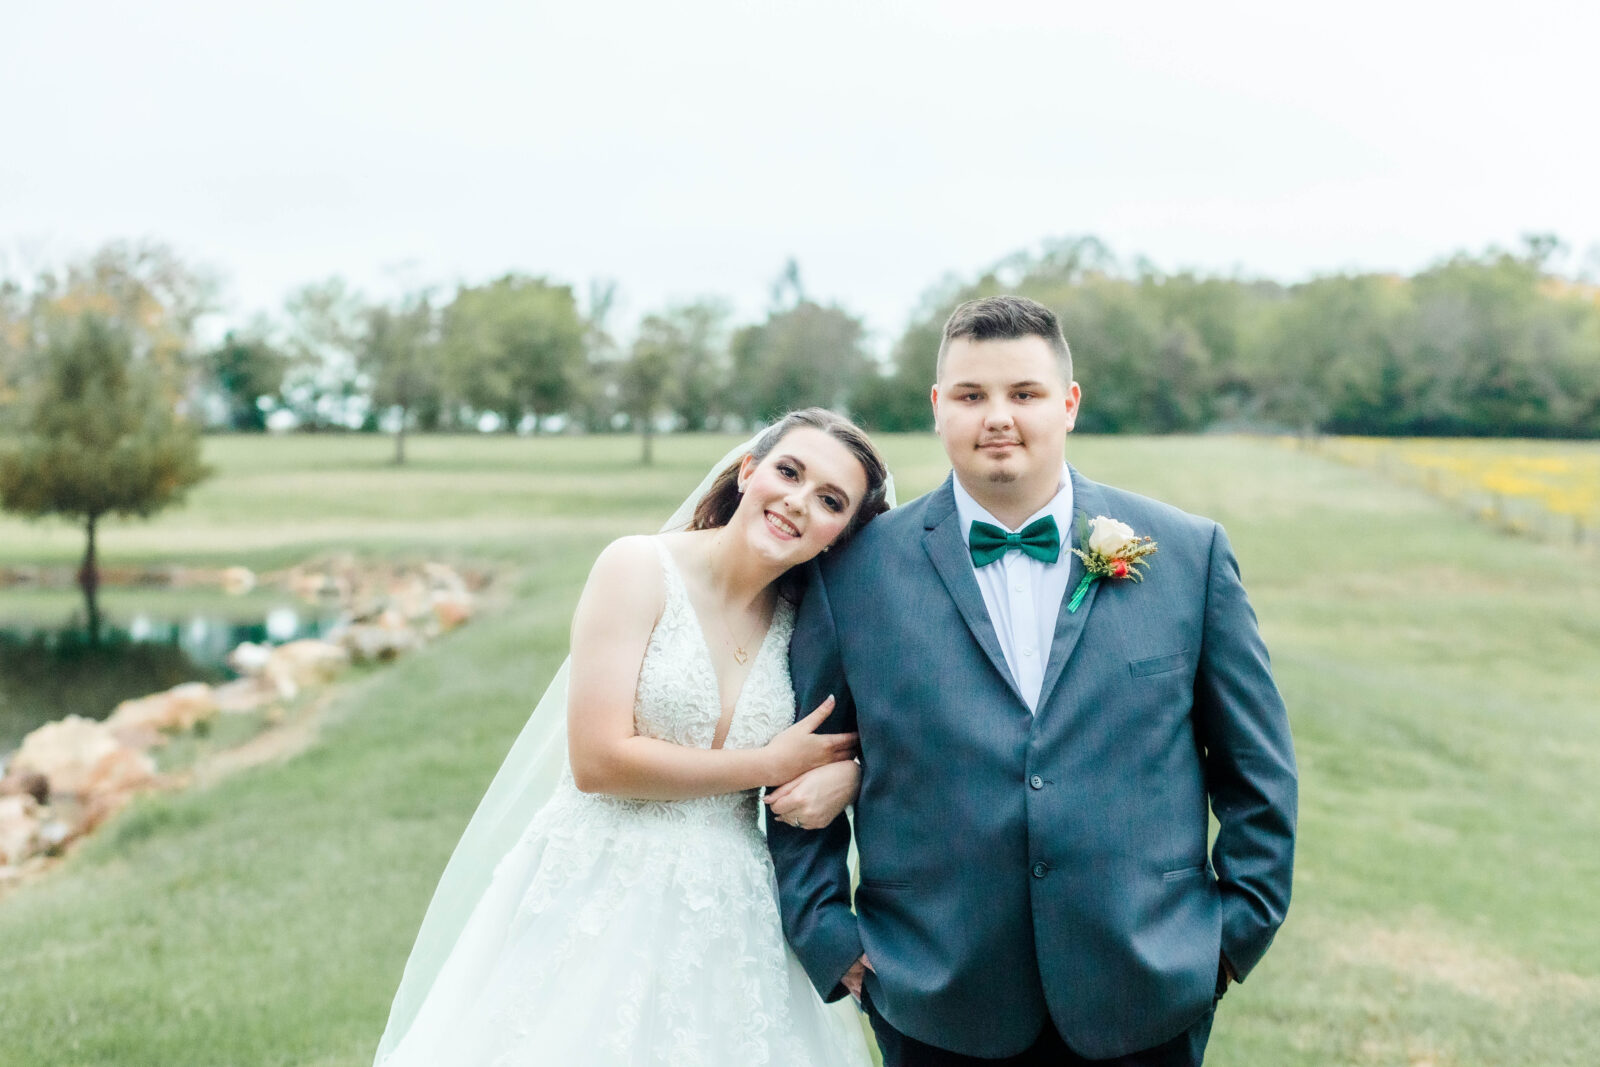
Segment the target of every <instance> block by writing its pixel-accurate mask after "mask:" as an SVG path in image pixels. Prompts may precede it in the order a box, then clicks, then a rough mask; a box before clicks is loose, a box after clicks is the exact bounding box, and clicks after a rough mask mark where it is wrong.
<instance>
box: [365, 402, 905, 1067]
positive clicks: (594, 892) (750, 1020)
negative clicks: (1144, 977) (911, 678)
mask: <svg viewBox="0 0 1600 1067" xmlns="http://www.w3.org/2000/svg"><path fill="white" fill-rule="evenodd" d="M736 455H737V457H738V458H737V461H736V462H733V463H730V464H728V465H727V466H726V467H725V468H723V467H721V465H719V468H720V469H719V470H716V471H714V472H713V475H712V476H710V477H709V478H708V483H709V485H708V486H704V487H703V489H702V490H698V491H697V492H696V494H695V495H694V496H692V497H691V498H690V500H689V501H688V502H686V506H685V508H683V509H680V515H681V513H682V512H683V511H685V510H687V509H688V508H689V507H691V506H692V517H690V520H689V522H688V523H687V529H684V530H679V531H675V532H667V533H663V534H661V535H659V536H656V537H625V538H622V539H621V540H619V541H616V542H614V543H613V544H611V545H610V546H608V547H607V548H606V549H605V550H604V551H603V552H602V553H601V554H600V557H599V559H598V560H596V562H595V565H594V570H593V571H592V572H591V573H590V575H589V580H588V584H587V585H586V586H585V588H584V591H583V595H582V597H581V599H580V600H579V603H578V608H577V612H576V614H575V616H574V618H573V622H572V655H571V658H570V661H569V664H568V666H566V667H564V668H563V671H562V672H561V673H560V674H558V676H557V678H556V680H555V681H553V682H552V683H551V688H550V691H549V692H547V694H546V697H545V699H544V700H543V701H541V703H540V707H539V709H538V710H536V711H535V712H534V715H533V716H532V717H531V718H530V720H529V725H528V727H526V728H525V729H524V731H523V735H522V737H520V738H519V739H518V741H517V743H516V745H515V746H514V747H513V749H512V752H511V754H510V755H509V756H508V757H507V760H506V764H505V766H503V767H502V768H501V771H500V774H499V775H498V776H497V777H496V779H495V781H494V783H493V784H492V785H491V786H490V789H489V792H488V793H487V794H486V795H485V797H484V800H483V802H482V803H481V804H480V806H479V809H478V812H477V814H476V815H475V816H474V817H473V821H472V823H471V825H469V827H468V829H467V832H466V834H464V835H463V837H462V840H461V842H460V843H459V844H458V845H457V848H456V853H455V855H453V856H452V857H451V861H450V864H449V866H448V867H447V868H446V870H445V874H444V877H443V878H442V879H441V881H440V884H439V888H438V889H437V890H436V892H435V895H434V899H433V902H432V904H430V906H429V910H428V914H427V916H426V917H425V919H424V921H423V926H422V930H421V931H420V933H419V934H418V938H417V943H416V946H415V947H414V948H413V950H412V955H411V959H410V960H409V961H408V962H407V965H406V973H405V976H404V978H403V979H402V981H401V985H400V989H399V991H398V992H397V994H396V996H395V1000H394V1005H393V1007H392V1008H391V1011H390V1018H389V1025H388V1028H387V1029H386V1031H385V1033H384V1035H383V1039H382V1041H381V1042H380V1044H379V1046H378V1053H377V1059H376V1063H377V1064H380V1065H382V1067H413V1065H417V1067H421V1065H426V1067H437V1065H441V1064H449V1065H452V1067H457V1065H459V1067H497V1065H512V1064H518V1065H533V1064H539V1065H544V1064H550V1065H584V1067H587V1065H602V1064H604V1065H619V1067H620V1065H641V1067H642V1065H645V1064H652V1065H653V1064H670V1065H685V1067H687V1065H696V1067H699V1065H708V1067H709V1065H728V1067H734V1065H738V1067H744V1065H749V1064H772V1065H780V1067H804V1065H807V1064H810V1065H815V1067H834V1065H847V1067H849V1065H863V1067H864V1065H866V1064H868V1063H870V1058H869V1055H868V1052H867V1048H866V1042H865V1037H864V1035H863V1032H862V1030H861V1027H860V1026H859V1025H858V1023H857V1022H856V1020H855V1019H854V1018H852V1017H850V1016H847V1015H845V1014H842V1013H841V1012H840V1011H839V1010H838V1007H837V1006H832V1007H830V1006H825V1005H824V1004H823V1002H822V1000H821V999H820V997H819V996H818V995H817V993H816V992H815V990H814V989H813V988H812V986H811V983H810V982H809V981H808V980H807V978H806V975H805V972H804V970H803V969H802V968H801V966H800V964H799V962H798V961H797V960H796V959H795V957H794V954H793V953H792V952H791V951H790V950H789V948H788V946H787V944H786V943H785V941H784V939H783V933H782V928H781V925H780V921H779V917H778V910H777V899H776V887H775V882H774V878H773V873H772V866H771V861H770V859H769V858H768V855H767V851H766V847H765V844H764V842H763V840H762V836H761V828H760V819H759V815H758V809H759V804H758V801H757V792H758V790H759V788H760V787H762V786H777V785H780V784H783V785H784V786H785V787H784V788H783V789H782V790H781V791H779V792H775V793H773V794H772V795H771V796H769V804H770V808H769V811H768V816H767V817H768V818H781V819H783V820H785V821H786V822H789V823H792V824H793V825H795V826H799V827H802V828H812V829H814V828H818V827H821V826H824V825H826V824H827V823H828V822H831V821H832V819H833V818H835V817H837V816H838V814H839V813H840V812H841V811H843V809H844V807H845V806H846V804H848V803H849V802H850V801H851V800H852V799H853V798H854V796H855V791H856V788H857V785H858V784H859V779H858V775H859V768H858V767H857V765H856V764H855V762H854V761H853V759H852V758H851V757H852V756H853V754H854V744H855V735H854V734H838V733H824V732H819V731H818V727H819V726H821V725H822V724H823V722H824V720H826V718H827V716H828V715H829V713H830V712H831V710H832V705H831V700H830V701H825V702H824V703H823V705H822V706H820V707H818V708H817V709H815V710H814V711H812V712H811V713H810V714H809V715H807V716H806V717H805V718H803V719H801V720H800V721H799V722H795V721H794V718H795V714H794V710H795V709H794V693H793V690H792V688H791V685H790V681H789V671H788V643H789V636H790V633H791V632H792V630H793V625H794V607H795V602H796V601H797V599H798V597H799V595H800V592H801V591H800V590H799V588H798V587H797V584H796V575H797V574H798V573H799V572H797V571H795V570H794V568H795V567H797V566H798V565H799V564H802V563H805V562H806V561H807V560H810V559H812V558H814V557H815V556H816V555H817V554H818V553H821V552H825V551H827V550H828V548H829V547H830V546H832V545H833V544H835V543H837V542H838V541H839V540H840V539H842V538H844V537H848V536H849V535H850V534H851V533H853V532H854V531H855V530H856V529H858V528H859V527H860V526H861V525H862V524H864V523H866V522H867V521H869V520H870V519H871V518H872V517H873V516H874V515H877V514H878V513H880V512H881V511H883V510H884V509H885V508H886V506H887V502H886V495H887V493H888V491H889V490H888V485H887V481H888V475H887V471H886V469H885V467H884V464H883V460H882V459H881V458H880V457H879V456H878V454H877V452H876V450H875V449H874V448H873V446H872V444H871V443H870V442H869V441H868V440H867V438H866V436H865V435H864V434H863V433H862V432H861V431H860V430H859V429H857V428H856V427H855V426H854V425H853V424H852V423H850V422H849V421H848V420H846V419H844V418H842V417H840V416H838V415H835V414H833V413H832V412H829V411H825V410H823V409H820V408H811V409H807V410H805V411H797V412H792V413H790V414H789V415H786V416H785V417H784V418H783V419H781V420H780V421H779V422H778V423H776V424H775V425H774V426H772V427H770V428H769V429H767V430H766V431H765V432H763V433H762V434H761V435H760V436H759V437H757V438H756V439H755V440H754V441H753V442H751V443H750V445H749V446H748V448H747V449H742V450H740V452H739V453H737V454H736ZM730 458H732V457H730ZM678 518H679V517H678V516H675V520H677V519H678ZM674 525H681V523H680V522H676V521H675V523H669V529H672V527H673V526H674ZM557 702H564V703H565V705H566V707H565V721H566V731H565V732H566V737H565V744H564V745H563V744H562V740H563V739H562V737H561V733H562V731H561V730H560V729H559V723H560V719H559V711H558V710H557V709H556V708H553V707H550V706H549V705H551V704H553V703H557ZM563 749H564V750H565V755H566V756H567V758H566V759H562V758H561V755H562V750H563ZM555 768H559V770H558V772H557V773H558V775H559V778H558V780H557V781H556V784H555V786H554V789H553V792H552V791H551V789H550V787H549V785H548V780H549V778H551V777H554V775H552V774H551V771H552V770H553V769H555ZM545 797H548V800H547V801H546V802H544V803H543V806H542V807H537V809H536V810H530V809H533V808H534V806H535V805H536V804H537V803H538V802H539V801H540V800H543V799H544V798H545ZM845 1010H846V1011H849V1012H850V1013H851V1015H853V1009H845Z"/></svg>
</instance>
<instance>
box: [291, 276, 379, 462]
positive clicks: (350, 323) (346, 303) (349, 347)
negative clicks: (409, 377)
mask: <svg viewBox="0 0 1600 1067" xmlns="http://www.w3.org/2000/svg"><path fill="white" fill-rule="evenodd" d="M284 311H285V323H284V337H283V344H282V347H283V349H284V351H285V353H286V354H287V355H288V357H289V367H288V370H287V372H286V373H285V375H284V382H283V387H282V397H283V402H284V406H285V407H287V408H288V409H289V410H290V411H291V412H293V413H294V416H295V418H296V419H297V420H298V422H299V424H300V425H301V426H302V427H305V428H307V429H313V430H328V429H349V428H351V427H352V426H353V425H358V424H359V422H360V418H359V416H360V415H361V414H364V412H365V408H366V404H365V403H364V401H365V399H366V398H365V397H364V396H363V395H362V387H361V381H360V371H359V369H358V367H357V366H356V359H357V354H358V352H359V350H360V345H361V335H362V331H363V328H364V323H363V316H364V314H365V312H366V304H365V302H364V301H363V299H362V297H361V294H360V293H358V292H357V291H356V290H354V289H353V288H351V287H350V285H349V284H348V283H347V282H346V281H345V280H344V279H343V278H340V277H337V276H334V277H330V278H327V279H324V280H323V281H320V282H312V283H311V284H309V285H303V286H301V287H300V288H299V289H296V290H295V291H294V292H293V293H291V294H290V295H289V299H288V300H287V301H286V302H285V306H284Z"/></svg>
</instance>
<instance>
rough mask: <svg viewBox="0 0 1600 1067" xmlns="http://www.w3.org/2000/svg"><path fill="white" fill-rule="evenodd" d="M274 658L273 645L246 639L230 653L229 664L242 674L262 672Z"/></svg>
mask: <svg viewBox="0 0 1600 1067" xmlns="http://www.w3.org/2000/svg"><path fill="white" fill-rule="evenodd" d="M270 659H272V646H271V645H258V644H255V643H254V642H252V641H244V642H241V643H240V644H238V645H236V646H235V647H234V650H233V651H232V652H229V653H228V666H230V667H232V668H233V669H234V670H236V671H238V672H239V673H240V674H260V673H261V672H262V671H263V670H264V669H265V668H266V666H267V661H268V660H270Z"/></svg>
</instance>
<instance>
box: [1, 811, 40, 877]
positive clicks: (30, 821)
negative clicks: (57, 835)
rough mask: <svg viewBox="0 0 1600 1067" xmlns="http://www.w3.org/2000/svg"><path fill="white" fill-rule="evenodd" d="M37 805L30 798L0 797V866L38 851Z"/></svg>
mask: <svg viewBox="0 0 1600 1067" xmlns="http://www.w3.org/2000/svg"><path fill="white" fill-rule="evenodd" d="M40 822H41V820H40V818H39V803H38V801H36V800H34V799H33V798H32V797H31V796H28V795H26V794H23V795H22V796H10V797H0V864H6V865H8V866H9V865H11V864H15V863H19V862H21V861H22V860H23V859H25V858H26V857H28V856H31V855H33V854H34V853H35V852H37V851H39V825H40Z"/></svg>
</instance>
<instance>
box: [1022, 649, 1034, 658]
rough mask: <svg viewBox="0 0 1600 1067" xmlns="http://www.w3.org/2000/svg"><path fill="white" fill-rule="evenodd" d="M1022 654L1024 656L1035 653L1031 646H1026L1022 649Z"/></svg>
mask: <svg viewBox="0 0 1600 1067" xmlns="http://www.w3.org/2000/svg"><path fill="white" fill-rule="evenodd" d="M1022 654H1023V655H1024V656H1031V655H1033V649H1031V648H1025V649H1023V650H1022Z"/></svg>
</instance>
